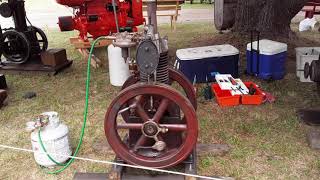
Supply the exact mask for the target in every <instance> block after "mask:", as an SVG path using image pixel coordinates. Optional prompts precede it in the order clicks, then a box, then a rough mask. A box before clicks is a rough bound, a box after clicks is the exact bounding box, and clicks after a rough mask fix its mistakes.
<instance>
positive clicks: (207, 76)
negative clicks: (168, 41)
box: [175, 44, 239, 83]
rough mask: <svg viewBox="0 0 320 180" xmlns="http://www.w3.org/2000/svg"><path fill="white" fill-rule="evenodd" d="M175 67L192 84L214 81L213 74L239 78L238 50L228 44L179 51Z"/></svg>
mask: <svg viewBox="0 0 320 180" xmlns="http://www.w3.org/2000/svg"><path fill="white" fill-rule="evenodd" d="M175 67H176V68H177V69H179V70H180V71H181V72H182V73H183V74H184V75H185V76H186V77H187V78H188V79H189V80H190V81H191V82H192V83H193V82H196V83H205V82H213V81H215V74H217V73H220V74H231V75H232V76H233V77H235V78H238V77H239V70H238V67H239V50H238V49H237V48H235V47H233V46H231V45H229V44H224V45H215V46H205V47H196V48H187V49H179V50H177V52H176V63H175Z"/></svg>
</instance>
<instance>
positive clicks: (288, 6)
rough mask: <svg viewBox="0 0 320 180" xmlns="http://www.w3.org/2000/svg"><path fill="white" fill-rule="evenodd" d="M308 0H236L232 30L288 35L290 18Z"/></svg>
mask: <svg viewBox="0 0 320 180" xmlns="http://www.w3.org/2000/svg"><path fill="white" fill-rule="evenodd" d="M308 1H309V0H238V3H237V12H236V19H235V24H234V27H233V30H234V31H235V32H240V33H248V32H250V31H252V30H257V31H259V32H261V33H262V34H267V35H276V36H288V35H289V32H290V31H291V30H290V24H291V19H292V18H293V17H294V16H295V15H296V14H297V13H298V12H299V11H300V10H301V9H302V8H303V6H304V5H305V4H306V2H308Z"/></svg>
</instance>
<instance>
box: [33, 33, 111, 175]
mask: <svg viewBox="0 0 320 180" xmlns="http://www.w3.org/2000/svg"><path fill="white" fill-rule="evenodd" d="M105 38H106V37H99V38H97V39H96V40H94V41H93V43H92V45H91V48H90V53H89V57H88V65H87V80H86V97H85V98H86V101H85V108H84V113H83V124H82V128H81V134H80V139H79V142H78V145H77V148H76V150H75V151H74V153H73V157H76V156H77V154H78V152H79V150H80V147H81V145H82V140H83V136H84V130H85V129H86V124H87V115H88V104H89V89H90V77H91V72H90V67H91V57H92V53H93V49H94V46H95V44H96V43H97V42H98V41H99V40H101V39H105ZM38 138H39V142H40V145H41V148H42V150H43V151H44V152H46V153H47V150H46V148H45V147H44V145H43V142H42V139H41V129H39V131H38ZM47 156H48V158H49V159H50V160H51V161H52V162H54V163H56V164H57V165H59V166H63V167H61V168H60V169H58V170H55V171H46V173H48V174H59V173H61V172H63V171H64V170H65V169H67V168H68V167H69V166H70V165H71V164H72V163H73V162H74V160H75V159H74V158H71V159H70V160H69V161H68V162H67V163H65V164H62V163H58V162H57V161H55V160H54V159H53V158H52V157H51V156H50V155H49V154H47Z"/></svg>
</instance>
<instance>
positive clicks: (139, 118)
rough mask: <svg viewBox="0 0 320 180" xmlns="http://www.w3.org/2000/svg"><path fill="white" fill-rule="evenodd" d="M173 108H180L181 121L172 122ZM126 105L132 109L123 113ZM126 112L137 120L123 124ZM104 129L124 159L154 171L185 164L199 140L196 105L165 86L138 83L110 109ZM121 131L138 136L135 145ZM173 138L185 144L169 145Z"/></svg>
mask: <svg viewBox="0 0 320 180" xmlns="http://www.w3.org/2000/svg"><path fill="white" fill-rule="evenodd" d="M152 97H153V98H152ZM151 100H152V101H151ZM156 102H158V103H156ZM170 104H175V105H176V106H178V107H179V108H180V111H181V113H182V115H181V116H180V118H179V121H177V120H170V119H174V117H168V114H166V113H167V112H168V109H169V107H170ZM124 105H128V106H126V107H129V108H130V109H128V108H125V109H121V108H123V106H124ZM126 110H128V111H130V114H131V115H132V114H134V115H135V116H136V118H133V119H135V120H131V119H130V118H129V119H127V120H121V115H120V114H121V113H122V112H124V111H126ZM169 116H170V115H169ZM168 119H169V120H168ZM104 129H105V135H106V137H107V140H108V142H109V144H110V146H111V147H112V149H113V150H114V152H115V153H116V154H117V155H118V156H119V157H120V158H121V159H123V160H124V161H125V162H127V163H129V164H134V165H140V166H147V167H153V168H166V167H171V166H174V165H176V164H178V163H180V162H182V161H183V160H185V159H186V158H187V157H188V156H189V155H190V153H191V152H192V150H193V149H194V147H195V144H196V142H197V136H198V122H197V118H196V112H195V110H194V108H193V105H192V104H191V103H190V101H189V100H188V99H187V98H186V97H184V96H183V95H182V94H181V93H180V92H178V91H177V90H175V89H173V88H171V87H170V86H167V85H164V84H161V85H150V84H141V83H137V84H134V85H132V86H129V87H128V88H126V89H124V90H123V91H121V92H120V94H119V96H118V97H116V98H115V100H114V101H113V102H112V103H111V105H110V106H109V109H108V111H107V113H106V116H105V123H104ZM121 130H127V131H129V132H134V133H135V134H136V135H137V134H138V136H137V138H136V140H135V141H134V142H132V140H128V136H127V135H124V134H122V133H121V132H122V131H121ZM170 133H171V134H170ZM123 135H124V137H121V136H123ZM172 135H173V136H172ZM168 137H169V139H168ZM172 137H177V138H178V139H180V140H181V142H179V143H178V144H177V142H174V143H173V144H174V145H173V146H172V143H170V142H169V141H170V140H171V141H172ZM130 138H131V137H130ZM173 141H175V140H173Z"/></svg>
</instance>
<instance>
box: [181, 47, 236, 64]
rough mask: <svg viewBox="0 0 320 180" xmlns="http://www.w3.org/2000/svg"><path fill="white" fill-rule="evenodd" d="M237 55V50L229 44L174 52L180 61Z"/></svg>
mask: <svg viewBox="0 0 320 180" xmlns="http://www.w3.org/2000/svg"><path fill="white" fill-rule="evenodd" d="M237 54H239V50H238V49H237V48H235V47H233V46H231V45H230V44H224V45H215V46H204V47H196V48H187V49H178V50H177V52H176V55H177V58H178V59H179V60H182V61H183V60H195V59H204V58H211V57H224V56H233V55H237Z"/></svg>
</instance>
